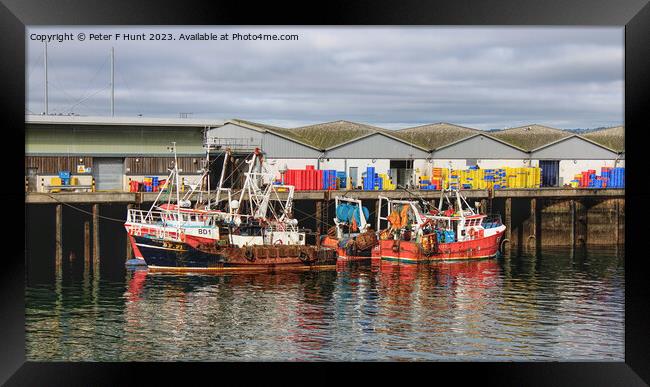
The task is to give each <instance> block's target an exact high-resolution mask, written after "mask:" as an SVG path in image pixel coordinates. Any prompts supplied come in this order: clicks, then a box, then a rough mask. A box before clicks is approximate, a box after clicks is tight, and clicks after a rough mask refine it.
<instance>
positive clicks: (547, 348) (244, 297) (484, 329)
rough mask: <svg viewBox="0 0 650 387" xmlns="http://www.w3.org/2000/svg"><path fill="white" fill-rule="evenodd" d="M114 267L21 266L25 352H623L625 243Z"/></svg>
mask: <svg viewBox="0 0 650 387" xmlns="http://www.w3.org/2000/svg"><path fill="white" fill-rule="evenodd" d="M32 261H35V259H34V257H32ZM123 262H124V261H123V260H121V259H106V258H104V259H103V260H102V264H101V267H100V268H99V270H92V269H90V270H89V269H88V268H84V263H83V259H81V260H78V259H77V260H72V261H65V262H64V264H63V267H62V270H61V272H60V273H58V274H57V273H55V274H54V276H52V272H53V271H52V267H51V266H48V265H36V264H34V263H33V262H32V263H28V275H27V288H26V298H25V305H26V315H25V319H26V327H25V328H26V354H27V359H28V360H30V361H167V360H169V361H175V360H187V361H222V360H223V361H242V360H243V361H255V360H259V361H281V360H288V361H314V360H325V361H335V360H341V361H360V360H372V361H375V360H376V361H386V360H395V361H410V360H425V361H427V360H434V361H435V360H450V361H528V360H534V361H570V360H587V361H592V360H593V361H622V360H624V301H625V300H624V288H625V280H624V251H623V250H622V248H621V247H618V248H616V247H612V248H602V247H599V248H598V249H560V248H553V249H551V248H545V249H544V250H543V251H541V252H537V253H525V254H512V255H506V256H504V257H501V258H498V259H492V260H482V261H476V262H449V263H439V264H431V265H419V266H418V265H409V264H396V263H388V262H381V263H375V264H370V263H367V264H363V263H349V264H345V265H341V266H339V267H337V268H336V269H335V270H328V271H319V272H298V273H280V274H235V275H186V274H183V275H178V274H174V275H171V274H162V273H148V272H147V271H141V270H138V271H133V270H127V269H126V268H124V266H123Z"/></svg>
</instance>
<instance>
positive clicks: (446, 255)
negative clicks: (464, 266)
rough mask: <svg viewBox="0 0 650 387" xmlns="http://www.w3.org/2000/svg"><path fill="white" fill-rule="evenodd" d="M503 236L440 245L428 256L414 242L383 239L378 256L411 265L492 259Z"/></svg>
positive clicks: (501, 234) (497, 235)
mask: <svg viewBox="0 0 650 387" xmlns="http://www.w3.org/2000/svg"><path fill="white" fill-rule="evenodd" d="M503 235H504V232H503V231H501V232H497V233H495V234H493V235H490V236H487V237H484V238H477V239H473V240H470V241H463V242H453V243H441V244H439V245H438V248H437V249H436V251H435V252H434V253H432V254H430V255H427V254H425V253H424V252H423V249H422V248H421V246H420V245H418V244H417V243H416V242H415V241H397V240H392V239H384V240H380V241H379V246H380V255H381V259H382V260H388V261H400V262H411V263H419V262H434V261H446V260H469V259H487V258H494V257H495V256H496V255H497V253H498V252H499V244H500V243H501V241H502V239H503Z"/></svg>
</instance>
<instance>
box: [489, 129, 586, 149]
mask: <svg viewBox="0 0 650 387" xmlns="http://www.w3.org/2000/svg"><path fill="white" fill-rule="evenodd" d="M572 134H573V133H570V132H567V131H564V130H562V129H557V128H551V127H549V126H544V125H538V124H532V125H525V126H519V127H516V128H509V129H504V130H499V131H496V132H490V135H491V136H492V137H496V138H498V139H501V140H503V141H505V142H507V143H510V144H513V145H516V146H518V147H520V148H522V149H525V150H527V151H530V150H533V149H537V148H540V147H542V146H544V145H546V144H550V143H552V142H555V141H558V140H560V139H562V138H565V137H569V136H571V135H572Z"/></svg>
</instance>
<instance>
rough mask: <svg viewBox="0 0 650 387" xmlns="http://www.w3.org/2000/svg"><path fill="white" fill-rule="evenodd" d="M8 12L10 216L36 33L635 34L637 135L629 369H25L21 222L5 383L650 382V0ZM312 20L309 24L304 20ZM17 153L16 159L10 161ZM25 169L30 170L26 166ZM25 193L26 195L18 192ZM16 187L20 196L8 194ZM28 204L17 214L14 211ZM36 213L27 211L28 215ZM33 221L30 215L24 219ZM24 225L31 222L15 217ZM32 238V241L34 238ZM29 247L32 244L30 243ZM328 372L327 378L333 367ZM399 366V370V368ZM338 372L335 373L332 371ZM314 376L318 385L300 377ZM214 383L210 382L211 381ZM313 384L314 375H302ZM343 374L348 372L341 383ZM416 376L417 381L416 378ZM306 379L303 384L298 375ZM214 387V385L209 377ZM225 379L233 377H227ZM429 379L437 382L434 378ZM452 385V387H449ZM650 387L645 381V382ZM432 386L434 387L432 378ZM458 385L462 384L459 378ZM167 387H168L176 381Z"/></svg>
mask: <svg viewBox="0 0 650 387" xmlns="http://www.w3.org/2000/svg"><path fill="white" fill-rule="evenodd" d="M2 2H3V4H2V5H0V47H2V51H0V52H2V60H0V66H1V70H0V77H2V82H1V83H0V84H1V85H3V86H4V90H3V91H2V92H3V98H2V100H1V101H2V102H1V103H0V104H1V106H2V108H3V110H4V114H3V115H2V118H3V121H4V122H3V125H2V127H3V132H2V133H3V135H4V137H5V139H4V140H5V144H7V145H9V146H8V147H7V146H6V147H5V148H7V149H5V152H3V153H5V154H4V156H5V159H6V160H5V161H9V162H6V163H5V165H6V166H7V167H6V168H7V170H6V172H5V175H4V177H5V181H9V182H10V183H6V185H5V187H6V186H9V187H6V189H5V190H3V192H2V193H0V197H2V198H3V199H4V202H5V206H6V207H7V208H9V209H13V208H21V207H20V205H19V203H21V202H22V203H23V205H24V196H23V195H24V193H23V192H22V191H20V187H21V186H22V185H23V179H24V176H21V173H20V167H15V166H14V158H15V162H18V163H23V164H22V165H23V166H24V152H23V153H22V154H21V151H22V149H21V147H20V146H19V145H18V144H19V143H20V142H21V141H24V132H23V131H21V128H23V129H24V112H25V110H24V101H25V63H24V62H25V25H66V24H70V25H126V24H133V25H171V24H180V25H183V24H187V25H212V24H231V25H253V24H261V25H288V24H301V25H354V24H362V25H386V24H388V25H521V26H523V25H558V26H560V25H577V26H621V27H623V26H625V129H626V134H627V136H626V159H627V161H626V172H627V174H628V176H627V177H626V181H627V186H626V205H627V211H626V226H625V228H626V261H625V276H626V277H625V282H626V284H625V286H626V288H625V362H621V363H609V362H608V363H600V362H593V363H560V362H549V363H533V362H529V363H408V364H399V365H395V364H392V363H390V364H388V363H374V364H365V363H353V364H343V363H326V364H283V365H282V367H284V368H286V369H283V370H280V369H279V366H280V365H279V364H276V363H270V364H269V363H261V364H258V363H238V364H232V363H226V364H218V363H184V364H176V363H170V364H164V365H160V364H155V363H135V364H134V363H34V362H26V361H25V345H24V344H25V330H24V328H25V326H24V321H25V317H24V306H25V305H24V285H25V284H24V281H25V259H24V253H25V251H24V249H23V248H22V246H21V245H20V243H19V238H17V237H16V236H15V235H13V234H15V233H16V231H15V228H17V225H16V224H15V223H16V222H15V221H14V222H11V224H6V223H5V222H3V223H5V227H3V229H5V232H11V233H13V234H5V238H6V239H7V245H5V246H6V248H5V251H4V254H3V255H4V257H3V258H4V264H3V265H2V269H1V270H0V289H2V292H1V293H0V310H1V311H2V312H1V313H0V316H1V317H0V326H1V327H2V329H1V330H0V332H1V333H2V339H1V340H2V341H1V344H0V382H5V381H6V383H7V385H65V386H69V385H134V384H145V385H148V384H151V382H152V380H153V379H154V378H159V379H160V380H162V381H166V382H169V381H170V380H173V377H174V376H177V377H179V376H180V377H182V378H183V380H184V381H185V382H186V383H187V382H189V380H190V379H193V378H196V377H197V376H207V377H208V378H212V379H211V381H212V382H213V383H215V384H216V383H218V382H220V379H219V378H220V377H221V376H220V375H229V376H235V377H238V378H239V380H238V384H247V381H249V380H250V378H254V377H261V378H263V379H264V380H267V381H268V382H272V381H273V379H275V378H277V380H279V381H289V382H291V381H295V382H299V383H301V384H302V383H312V381H314V379H316V380H317V381H319V380H323V381H324V380H325V378H327V379H332V378H333V379H334V380H336V376H337V375H339V374H337V373H336V372H339V371H340V372H345V375H346V376H341V378H344V379H345V381H346V382H349V381H351V379H350V376H354V377H355V378H357V379H358V380H363V381H364V383H371V382H372V380H373V379H375V380H382V379H384V378H385V377H387V376H392V377H395V376H397V377H399V378H400V379H402V380H404V381H409V380H413V381H414V382H415V381H416V380H421V379H417V378H414V377H413V374H412V373H413V372H417V373H418V374H419V375H418V376H420V377H425V378H430V379H429V380H430V381H431V382H433V381H435V382H436V383H437V382H442V381H443V380H445V379H447V377H448V376H450V377H451V378H452V379H451V380H454V378H456V379H458V380H459V381H461V380H462V381H466V380H467V378H472V379H474V380H476V381H478V382H480V383H482V384H486V383H487V384H497V383H498V384H499V385H589V386H595V385H608V386H611V385H625V386H635V385H646V384H647V383H650V361H649V360H650V356H649V354H650V345H649V343H648V341H649V340H648V336H649V335H648V333H647V327H648V326H650V321H649V320H650V318H649V315H650V313H648V310H647V305H648V304H649V303H648V301H647V300H648V296H649V293H650V291H649V290H648V289H650V286H649V285H648V281H647V276H648V270H647V267H648V264H647V258H646V257H645V255H644V251H643V250H644V249H643V247H644V245H643V243H644V241H646V240H648V237H647V236H645V232H644V229H643V228H642V227H643V226H644V222H643V218H644V215H645V213H646V212H647V209H646V208H647V207H648V202H647V199H648V198H650V184H647V183H645V178H646V177H645V175H644V161H643V160H642V156H643V155H644V153H645V152H644V151H645V148H647V145H646V142H645V140H644V136H643V132H644V131H647V130H650V122H649V120H648V118H647V114H644V113H645V110H647V105H648V101H650V98H649V97H650V95H649V94H650V82H649V81H650V61H649V59H648V58H649V55H648V54H649V52H650V23H649V19H650V5H648V0H625V1H615V0H591V1H590V0H550V1H549V0H547V1H538V0H525V1H524V0H502V1H497V0H483V1H469V0H462V1H448V2H439V1H435V2H433V1H430V2H419V1H404V0H400V1H398V2H392V3H383V4H381V3H380V2H377V1H358V2H354V3H352V2H344V1H339V2H323V3H320V2H319V3H311V2H302V3H299V4H282V3H278V2H267V3H262V4H257V3H249V2H238V3H235V2H229V3H216V2H211V3H205V4H203V3H198V2H193V1H184V2H171V1H140V2H133V1H99V0H86V1H83V0H68V1H65V2H52V1H46V0H39V1H34V0H32V1H24V0H23V1H21V0H3V1H2ZM297 13H300V15H297ZM8 150H11V152H10V153H12V155H11V156H9V155H8V154H7V153H8V152H7V151H8ZM23 169H24V168H23ZM14 187H15V191H13V189H14ZM7 189H8V190H9V191H7ZM14 202H15V203H16V205H15V206H14V205H12V204H13V203H14ZM22 208H25V207H22ZM23 215H24V213H23ZM11 219H20V216H11ZM23 236H24V235H23ZM23 246H24V247H25V248H27V247H28V246H25V245H24V244H23ZM323 368H325V370H323ZM398 368H399V369H398ZM328 369H329V370H328ZM298 371H306V374H307V375H310V376H311V377H307V378H304V377H302V376H297V375H298V373H297V372H298ZM201 374H203V375H201ZM302 374H303V375H304V374H305V373H302ZM340 375H343V374H340ZM405 375H406V376H407V377H406V378H405V377H404V376H405ZM293 376H295V378H294V377H293ZM208 380H210V379H208ZM223 380H225V379H223ZM425 380H426V379H425ZM448 380H449V379H448ZM644 381H645V382H644ZM427 383H430V382H429V381H427ZM450 383H454V382H453V381H450ZM165 384H167V383H165Z"/></svg>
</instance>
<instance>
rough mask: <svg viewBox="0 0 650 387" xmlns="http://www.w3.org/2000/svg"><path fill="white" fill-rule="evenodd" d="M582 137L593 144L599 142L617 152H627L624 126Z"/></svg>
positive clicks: (597, 131)
mask: <svg viewBox="0 0 650 387" xmlns="http://www.w3.org/2000/svg"><path fill="white" fill-rule="evenodd" d="M582 137H584V138H588V139H590V140H591V141H593V142H597V143H599V144H601V145H604V146H606V147H608V148H611V149H613V150H615V151H617V152H623V151H624V150H625V127H624V126H622V125H621V126H614V127H612V128H606V129H601V130H596V131H593V132H590V133H585V134H583V135H582Z"/></svg>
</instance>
